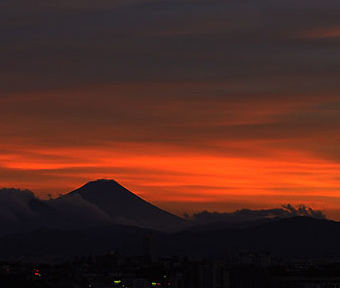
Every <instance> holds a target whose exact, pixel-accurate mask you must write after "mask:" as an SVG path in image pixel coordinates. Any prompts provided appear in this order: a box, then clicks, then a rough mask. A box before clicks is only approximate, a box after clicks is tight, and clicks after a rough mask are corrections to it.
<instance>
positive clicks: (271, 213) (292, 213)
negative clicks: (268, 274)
mask: <svg viewBox="0 0 340 288" xmlns="http://www.w3.org/2000/svg"><path fill="white" fill-rule="evenodd" d="M185 216H186V218H187V219H191V220H193V221H195V222H197V223H201V224H202V223H217V222H227V223H241V222H248V221H257V220H262V219H271V218H275V217H279V218H288V217H296V216H307V217H313V218H320V219H325V218H326V216H325V215H324V213H323V211H320V210H313V209H312V208H311V207H306V206H305V205H298V206H293V205H291V204H287V205H283V206H282V207H281V208H274V209H261V210H250V209H241V210H237V211H235V212H231V213H219V212H208V211H202V212H199V213H194V214H193V215H192V216H189V215H188V214H185Z"/></svg>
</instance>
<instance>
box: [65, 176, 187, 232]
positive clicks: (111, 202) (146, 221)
mask: <svg viewBox="0 0 340 288" xmlns="http://www.w3.org/2000/svg"><path fill="white" fill-rule="evenodd" d="M70 194H71V195H74V194H79V195H80V196H81V198H83V199H84V200H86V201H88V202H90V203H92V204H94V205H95V206H97V207H98V208H99V209H101V210H102V211H104V212H105V213H106V214H107V215H109V216H110V217H111V219H125V220H128V221H129V223H133V224H135V225H137V226H143V227H152V228H155V227H156V226H160V227H163V228H164V227H165V226H167V225H172V224H178V223H180V222H182V221H183V219H181V218H179V217H178V216H175V215H173V214H171V213H169V212H166V211H164V210H162V209H160V208H158V207H156V206H154V205H153V204H151V203H149V202H147V201H145V200H143V199H142V198H140V197H139V196H138V195H136V194H134V193H132V192H131V191H129V190H128V189H126V188H125V187H123V186H122V185H121V184H119V183H118V182H117V181H115V180H112V179H98V180H95V181H91V182H88V183H87V184H85V185H83V186H82V187H80V188H78V189H77V190H74V191H72V192H71V193H70Z"/></svg>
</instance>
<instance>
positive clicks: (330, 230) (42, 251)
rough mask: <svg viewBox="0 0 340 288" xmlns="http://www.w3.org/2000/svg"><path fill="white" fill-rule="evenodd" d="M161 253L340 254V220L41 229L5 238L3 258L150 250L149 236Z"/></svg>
mask: <svg viewBox="0 0 340 288" xmlns="http://www.w3.org/2000/svg"><path fill="white" fill-rule="evenodd" d="M150 237H152V239H153V240H152V245H153V248H152V249H154V250H155V251H157V254H158V255H159V256H171V255H202V256H213V257H223V256H225V255H229V254H235V253H238V252H239V251H244V250H251V251H267V252H270V253H272V254H274V255H279V256H287V257H298V256H306V257H320V256H321V257H325V256H340V246H339V244H338V243H340V223H339V222H335V221H329V220H323V219H314V218H309V217H294V218H289V219H280V220H275V221H272V222H270V223H263V224H259V225H256V226H252V227H246V228H229V229H222V230H213V231H204V232H195V231H182V232H178V233H163V232H157V231H152V230H150V229H142V228H138V227H131V226H124V225H110V226H104V227H97V228H92V229H87V230H83V231H80V230H78V231H60V230H54V229H40V230H37V231H35V232H30V233H26V234H22V235H12V236H7V237H3V238H0V258H1V257H8V256H14V255H17V256H19V255H26V256H27V255H33V256H39V255H40V256H46V255H58V256H60V255H65V256H72V255H85V254H90V253H102V252H105V251H118V252H121V253H124V254H132V255H145V254H147V253H148V250H147V249H146V247H147V246H146V245H145V241H147V239H150Z"/></svg>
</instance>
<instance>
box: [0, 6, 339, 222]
mask: <svg viewBox="0 0 340 288" xmlns="http://www.w3.org/2000/svg"><path fill="white" fill-rule="evenodd" d="M16 1H17V2H18V3H19V4H21V5H26V4H25V3H24V2H23V1H22V0H16ZM329 1H330V0H326V1H323V3H320V1H308V5H305V4H306V3H307V2H306V3H305V4H303V2H304V1H302V2H301V7H300V8H303V9H298V8H299V7H296V5H297V4H296V3H295V4H294V7H296V8H297V9H291V7H290V5H288V4H289V3H288V2H289V1H288V2H287V3H286V2H280V1H277V2H275V3H272V2H273V1H271V2H270V3H269V2H268V1H264V0H261V1H258V2H256V1H253V2H254V3H255V2H256V3H255V4H254V3H253V2H251V3H250V2H249V3H248V2H247V3H243V4H242V3H240V2H239V1H236V0H235V1H224V2H223V1H214V0H211V1H203V0H197V1H196V2H195V5H193V2H192V1H191V2H190V1H183V2H182V3H179V2H178V3H177V2H170V1H169V0H164V1H158V2H157V1H152V0H148V1H147V0H131V1H104V0H99V1H97V2H96V4H91V3H92V2H91V3H90V2H89V1H81V2H80V1H76V0H74V1H60V4H58V5H57V4H56V5H51V4H48V3H46V2H45V1H37V3H36V4H37V5H35V7H34V9H33V7H28V6H27V7H26V6H25V9H23V10H20V9H17V8H16V7H14V6H12V5H11V4H9V3H1V4H0V17H1V19H3V20H2V23H1V25H2V26H1V28H0V29H2V30H0V32H1V33H2V35H3V37H2V39H0V44H1V47H2V54H1V56H0V132H1V133H0V186H2V187H18V188H28V189H30V190H33V191H34V192H35V193H37V194H38V195H39V196H41V197H44V198H46V197H47V195H48V194H51V195H53V196H54V197H56V196H57V195H58V194H60V193H67V192H69V191H71V190H73V189H75V188H76V187H78V186H80V185H82V184H84V183H85V182H87V181H90V180H94V179H97V178H114V179H115V180H117V181H118V182H120V183H121V184H123V185H125V186H126V187H127V188H129V189H130V190H131V191H133V192H135V193H137V194H138V195H140V196H141V197H143V198H145V199H146V200H148V201H151V202H153V203H155V204H157V205H159V206H161V207H162V208H165V209H168V210H169V211H172V212H175V213H178V214H180V213H183V212H184V211H188V212H197V211H200V210H204V209H207V210H211V211H212V210H216V211H233V210H235V209H239V208H253V209H256V208H259V209H260V208H272V207H278V206H281V205H282V204H286V203H292V204H305V205H310V206H312V207H313V208H317V209H321V210H323V211H324V212H325V213H326V214H327V215H328V216H329V217H331V218H335V219H339V220H340V173H339V172H340V150H339V147H340V136H339V131H340V96H339V92H340V88H339V84H338V81H339V76H340V69H339V67H340V63H339V59H340V55H339V51H340V49H339V48H340V47H339V46H340V39H339V38H340V37H339V35H340V34H339V27H340V21H339V17H338V15H339V12H340V11H338V9H335V8H334V7H331V6H330V5H329V4H330V2H329ZM112 2H114V3H112ZM268 3H269V4H268ZM11 15H14V16H11ZM286 19H290V21H289V23H287V21H286ZM301 19H304V21H301ZM269 24H270V25H269Z"/></svg>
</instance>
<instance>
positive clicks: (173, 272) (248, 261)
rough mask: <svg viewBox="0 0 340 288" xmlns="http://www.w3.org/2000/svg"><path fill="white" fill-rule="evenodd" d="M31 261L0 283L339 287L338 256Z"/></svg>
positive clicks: (12, 264)
mask: <svg viewBox="0 0 340 288" xmlns="http://www.w3.org/2000/svg"><path fill="white" fill-rule="evenodd" d="M26 261H27V259H25V260H21V261H19V260H16V261H3V262H1V263H0V267H1V271H0V287H6V288H14V287H15V288H23V287H30V288H35V287H41V288H49V287H51V288H52V287H55V288H57V287H58V288H72V287H79V288H85V287H90V288H95V287H98V288H104V287H106V288H107V287H117V288H118V287H124V288H129V287H130V288H149V287H150V288H152V287H156V288H157V287H174V288H179V287H182V288H255V287H256V288H307V287H308V288H311V287H318V288H330V287H332V288H335V287H340V262H337V261H336V259H333V260H332V261H330V260H327V259H314V260H308V261H307V260H301V259H300V260H298V259H290V260H289V261H288V260H283V259H274V258H273V257H271V255H269V254H268V253H252V252H242V253H240V254H238V255H237V256H234V257H230V258H228V259H223V260H211V259H207V258H200V257H192V256H190V257H172V258H161V259H157V258H156V257H155V256H153V255H149V256H133V257H132V256H129V257H127V256H122V255H120V254H118V253H107V254H105V255H101V256H86V257H78V258H75V259H73V260H72V261H67V262H63V263H59V264H33V263H32V262H30V263H29V262H26Z"/></svg>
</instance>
